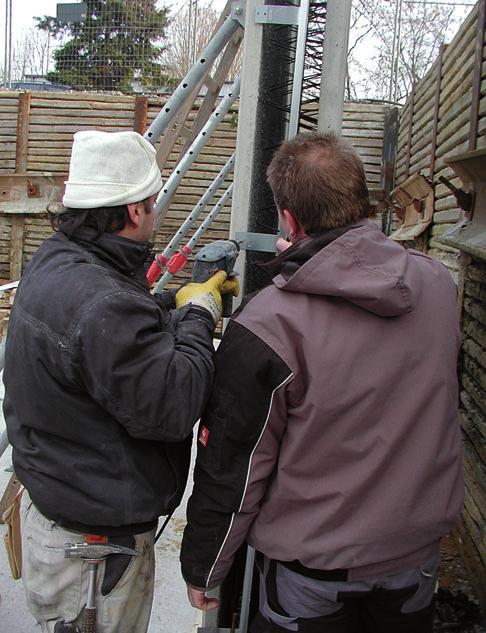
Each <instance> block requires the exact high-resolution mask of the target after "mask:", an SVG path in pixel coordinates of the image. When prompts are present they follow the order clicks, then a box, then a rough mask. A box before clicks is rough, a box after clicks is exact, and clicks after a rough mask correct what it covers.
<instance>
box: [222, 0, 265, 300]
mask: <svg viewBox="0 0 486 633" xmlns="http://www.w3.org/2000/svg"><path fill="white" fill-rule="evenodd" d="M260 4H261V0H247V3H246V18H245V39H244V44H243V56H242V68H241V83H242V85H243V87H244V88H243V91H242V94H241V98H240V107H239V112H238V133H237V136H236V158H235V173H236V174H238V178H236V179H235V188H234V193H233V204H232V208H231V224H230V237H231V238H232V239H235V237H236V234H237V233H240V232H245V231H248V222H249V215H250V208H249V204H248V201H249V200H250V198H251V188H252V181H253V171H254V160H253V159H254V156H255V140H256V135H257V111H258V102H259V96H260V92H259V88H260V75H261V58H262V41H263V26H262V25H261V24H257V23H256V22H255V10H256V7H257V6H258V5H260ZM235 268H236V270H237V272H238V274H239V279H240V284H241V287H242V288H244V287H245V270H246V251H241V253H240V255H239V257H238V259H237V261H236V266H235ZM239 302H241V296H240V297H238V298H237V299H236V302H235V305H237V304H238V303H239Z"/></svg>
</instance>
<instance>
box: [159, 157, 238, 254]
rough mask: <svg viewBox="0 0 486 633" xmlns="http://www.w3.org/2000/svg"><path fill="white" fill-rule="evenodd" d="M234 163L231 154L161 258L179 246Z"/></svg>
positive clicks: (231, 169)
mask: <svg viewBox="0 0 486 633" xmlns="http://www.w3.org/2000/svg"><path fill="white" fill-rule="evenodd" d="M234 164H235V155H234V154H233V155H232V156H231V157H230V158H229V160H228V161H227V162H226V164H225V165H224V167H223V168H222V169H221V171H220V172H219V174H218V175H217V176H216V178H215V179H214V180H213V182H212V183H211V184H210V185H209V187H208V188H207V190H206V192H205V193H204V195H203V196H202V197H201V199H200V200H199V202H198V203H197V204H196V206H195V207H194V208H193V209H192V211H191V213H190V214H189V215H188V217H187V218H186V219H185V220H184V222H183V223H182V224H181V226H180V228H179V229H178V231H177V233H176V234H175V235H174V237H173V238H172V239H171V241H170V242H169V243H168V245H167V246H166V248H165V250H164V251H163V253H162V258H166V259H168V258H169V257H170V256H171V255H172V253H173V252H174V251H175V250H176V248H177V247H178V246H179V244H180V242H181V240H182V239H183V238H184V236H185V235H186V234H187V233H188V231H189V230H190V229H191V228H192V226H193V224H194V222H195V221H196V220H197V219H198V217H199V216H200V215H201V214H202V213H203V212H204V209H205V208H206V206H207V205H208V204H209V203H210V202H211V200H212V199H213V198H214V196H215V195H216V192H217V191H218V189H219V188H220V187H221V185H222V183H223V182H224V180H225V179H226V177H227V176H228V174H230V173H231V172H232V171H233V169H234Z"/></svg>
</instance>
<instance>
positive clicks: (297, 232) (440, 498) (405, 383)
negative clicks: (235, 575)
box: [181, 134, 463, 633]
mask: <svg viewBox="0 0 486 633" xmlns="http://www.w3.org/2000/svg"><path fill="white" fill-rule="evenodd" d="M268 180H269V183H270V186H271V187H272V190H273V193H274V197H275V202H276V205H277V208H278V212H279V219H280V224H281V226H282V227H283V228H284V230H285V231H286V232H287V235H288V239H289V241H290V242H291V245H289V248H287V249H286V250H285V251H284V252H283V253H282V255H280V256H279V257H277V258H276V259H275V260H274V261H273V262H271V263H270V264H269V265H267V267H268V270H269V272H270V273H271V277H272V282H271V283H270V284H269V285H268V286H267V287H266V288H264V289H263V290H261V291H260V292H259V293H257V294H255V295H252V296H251V297H250V298H249V299H248V300H247V301H246V303H244V305H243V307H242V309H241V310H239V312H238V313H237V314H236V315H235V316H234V317H233V319H232V321H231V323H230V324H229V326H228V328H227V330H226V333H225V336H224V337H223V341H222V343H221V345H220V347H219V350H218V352H217V354H216V358H215V365H216V378H215V384H214V386H213V390H212V396H211V398H210V401H209V405H208V408H207V410H206V412H205V414H204V415H203V416H202V419H201V424H200V429H199V442H198V458H197V465H196V471H195V487H194V492H193V494H192V497H191V499H190V501H189V506H188V525H187V528H186V531H185V534H184V540H183V545H182V554H181V558H182V571H183V575H184V577H185V579H186V581H187V583H188V586H189V597H190V599H191V602H192V603H193V604H194V606H198V607H199V608H202V609H207V608H211V607H212V606H215V602H214V599H209V598H207V597H206V596H205V592H206V591H207V590H208V589H211V588H213V587H215V586H218V585H219V584H220V583H221V582H222V580H223V579H224V577H225V575H226V574H227V572H228V569H229V567H230V565H231V562H232V559H233V556H234V553H235V552H236V550H237V549H238V547H239V546H240V545H241V544H242V543H243V542H244V541H245V539H246V540H247V541H248V543H249V544H250V545H252V546H253V547H254V548H255V549H256V550H257V552H258V554H257V560H258V565H259V569H260V574H261V581H260V613H259V614H258V616H257V619H256V620H255V622H254V623H253V625H252V628H251V632H252V633H267V632H277V631H280V632H282V633H285V632H286V631H300V632H303V633H313V632H316V633H317V632H319V633H391V632H393V633H408V632H409V631H414V633H428V632H430V631H432V617H433V615H432V613H433V609H432V605H433V595H434V589H435V585H436V571H437V563H438V558H439V541H440V538H441V537H442V536H443V535H444V534H446V533H447V532H448V531H449V530H450V528H451V527H452V526H453V525H454V523H455V522H456V520H457V518H458V516H459V513H460V510H461V506H462V495H463V483H462V463H461V436H460V427H459V422H458V410H457V378H456V361H457V354H458V349H459V328H458V323H457V319H456V311H455V300H456V290H455V286H454V283H453V281H452V279H451V276H450V274H449V272H448V271H447V270H446V269H445V268H444V267H443V266H442V265H441V264H439V263H438V262H437V261H435V260H433V259H432V258H430V257H428V256H427V255H425V254H423V253H419V252H417V251H414V250H408V251H407V250H405V249H403V248H402V247H401V246H399V245H397V244H396V243H394V242H393V241H391V240H390V239H388V238H387V237H385V235H383V233H382V232H381V231H380V229H379V228H378V227H377V226H376V225H375V224H374V223H372V222H371V221H369V220H367V219H366V217H367V215H368V208H369V196H368V190H367V186H366V180H365V174H364V169H363V166H362V163H361V161H360V159H359V157H358V156H357V154H356V152H355V151H354V150H353V149H352V148H351V147H350V146H349V145H348V144H346V143H345V142H344V141H342V140H340V139H338V138H337V137H335V136H333V135H318V134H302V135H299V136H297V137H296V138H295V139H293V140H292V141H289V142H286V143H284V144H283V145H282V146H281V147H280V149H279V150H278V151H277V153H276V154H275V156H274V158H273V160H272V162H271V164H270V167H269V169H268Z"/></svg>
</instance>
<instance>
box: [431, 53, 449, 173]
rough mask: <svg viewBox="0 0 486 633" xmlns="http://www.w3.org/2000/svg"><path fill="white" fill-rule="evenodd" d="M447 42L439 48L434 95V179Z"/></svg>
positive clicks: (432, 165) (432, 162)
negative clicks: (443, 65) (443, 63)
mask: <svg viewBox="0 0 486 633" xmlns="http://www.w3.org/2000/svg"><path fill="white" fill-rule="evenodd" d="M444 50H445V44H441V45H440V48H439V57H438V58H437V75H436V79H435V95H434V114H433V119H432V126H433V127H432V142H431V147H430V167H429V177H430V178H432V180H433V179H434V171H435V155H436V152H437V133H438V128H439V109H440V91H441V86H442V62H443V58H444Z"/></svg>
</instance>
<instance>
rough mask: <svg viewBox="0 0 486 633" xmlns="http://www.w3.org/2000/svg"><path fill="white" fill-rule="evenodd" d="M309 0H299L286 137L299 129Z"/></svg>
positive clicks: (290, 136) (294, 133)
mask: <svg viewBox="0 0 486 633" xmlns="http://www.w3.org/2000/svg"><path fill="white" fill-rule="evenodd" d="M309 5H310V0H300V10H299V23H298V32H297V43H296V50H295V62H294V79H293V83H292V100H291V104H290V122H289V129H288V134H287V137H288V138H293V137H294V136H295V135H296V134H297V132H298V131H299V120H300V102H301V96H302V80H303V78H304V61H305V42H306V38H307V23H308V21H309Z"/></svg>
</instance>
